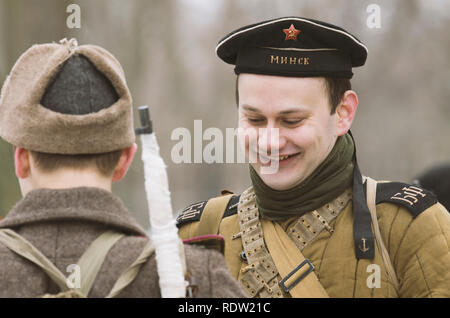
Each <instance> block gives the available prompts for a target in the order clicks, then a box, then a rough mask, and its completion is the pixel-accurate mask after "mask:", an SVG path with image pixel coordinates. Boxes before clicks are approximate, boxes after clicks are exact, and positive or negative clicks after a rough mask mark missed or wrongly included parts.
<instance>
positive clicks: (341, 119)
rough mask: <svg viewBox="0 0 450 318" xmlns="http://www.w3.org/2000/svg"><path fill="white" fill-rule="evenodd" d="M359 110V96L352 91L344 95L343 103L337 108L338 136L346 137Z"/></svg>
mask: <svg viewBox="0 0 450 318" xmlns="http://www.w3.org/2000/svg"><path fill="white" fill-rule="evenodd" d="M357 108H358V95H356V93H355V92H354V91H352V90H348V91H346V92H345V93H344V96H343V97H342V100H341V103H340V104H339V105H338V107H337V108H336V115H337V116H336V120H337V122H336V125H337V135H338V136H342V135H345V134H346V133H347V132H348V131H349V130H350V127H351V126H352V122H353V119H354V118H355V114H356V109H357Z"/></svg>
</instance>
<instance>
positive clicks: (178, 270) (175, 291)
mask: <svg viewBox="0 0 450 318" xmlns="http://www.w3.org/2000/svg"><path fill="white" fill-rule="evenodd" d="M139 112H140V116H141V123H142V124H143V125H147V126H149V127H144V129H142V128H141V129H138V130H137V131H139V130H140V131H141V132H140V135H141V141H142V161H143V162H144V175H145V191H146V193H147V202H148V208H149V220H150V231H149V236H150V238H151V239H152V240H153V243H154V244H155V253H156V264H157V267H158V276H159V286H160V289H161V296H162V297H163V298H181V297H185V296H186V286H187V282H186V281H185V279H184V260H183V258H182V257H181V255H183V254H182V253H184V250H183V246H182V244H180V238H179V237H178V229H177V227H176V221H175V218H174V217H173V213H172V204H171V200H170V191H169V186H168V178H167V171H166V165H165V164H164V161H163V159H162V158H161V156H160V154H159V146H158V142H157V141H156V136H155V133H154V132H153V131H152V128H151V122H150V117H149V114H148V107H147V106H141V107H139ZM145 113H146V114H145ZM143 117H144V119H143ZM145 118H146V119H145ZM145 121H147V123H145ZM145 128H149V129H147V130H146V129H145Z"/></svg>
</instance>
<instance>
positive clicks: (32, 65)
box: [0, 39, 135, 154]
mask: <svg viewBox="0 0 450 318" xmlns="http://www.w3.org/2000/svg"><path fill="white" fill-rule="evenodd" d="M78 56H79V57H82V58H83V60H87V61H88V62H84V64H82V65H85V66H84V67H85V68H86V64H91V65H92V66H91V68H93V69H94V71H95V72H97V71H98V73H99V74H100V76H104V79H103V81H104V82H105V81H108V84H107V85H109V86H111V89H110V90H112V91H113V92H112V94H114V98H109V99H105V98H103V99H102V100H103V102H105V101H109V102H112V103H113V104H111V105H100V106H101V107H95V105H94V107H92V109H93V110H92V111H90V112H75V113H64V112H59V111H58V110H57V109H58V108H57V107H56V108H55V107H48V105H45V106H43V104H42V103H43V100H45V102H44V103H47V102H48V101H52V100H53V101H55V100H56V101H57V103H58V99H55V98H54V96H55V94H53V92H54V91H56V89H53V92H49V88H50V90H51V89H52V86H54V84H55V78H56V77H57V76H58V74H59V73H62V69H63V71H64V67H65V65H66V64H69V63H66V62H68V60H69V59H71V58H72V57H78ZM72 65H74V64H73V63H72ZM75 65H80V64H75ZM87 66H88V67H89V65H87ZM75 67H76V66H75ZM80 67H81V66H80ZM88 67H87V68H88ZM68 69H70V70H73V69H74V66H72V67H71V68H68ZM83 71H84V70H81V71H80V72H81V73H82V72H83ZM69 72H70V71H69ZM91 72H93V71H91ZM88 75H89V74H88ZM64 76H65V78H66V80H65V81H64V82H65V83H66V84H67V83H69V84H70V83H79V84H80V86H79V87H78V86H77V88H76V89H73V90H72V91H73V93H72V95H71V96H69V98H67V96H66V98H65V99H64V98H63V99H62V103H64V102H65V101H69V102H70V101H72V102H78V103H80V100H78V101H74V99H76V98H77V96H83V94H84V96H86V94H87V95H88V97H89V98H90V96H92V98H90V100H93V101H94V102H95V103H98V102H99V101H100V99H101V98H100V99H99V98H98V96H99V95H98V94H95V93H96V92H92V90H95V89H104V88H105V87H107V86H106V84H104V83H103V84H102V83H100V85H99V84H97V82H98V81H99V80H98V76H97V78H94V80H93V79H92V78H90V77H89V76H87V75H86V74H84V79H83V78H82V79H81V80H80V81H77V80H75V81H71V80H67V77H70V73H69V74H68V72H67V71H66V72H65V74H64ZM74 76H75V75H74ZM81 76H82V77H83V74H81ZM56 80H58V79H56ZM93 81H96V83H93ZM61 88H62V89H61ZM65 91H66V90H65V89H64V84H63V85H59V91H58V93H61V92H62V93H64V92H65ZM100 95H101V94H100ZM109 95H111V94H109ZM81 103H83V100H82V101H81ZM59 104H61V99H60V101H59ZM56 106H58V105H56ZM63 106H64V105H63ZM88 108H89V107H88ZM0 136H1V137H2V138H3V139H4V140H6V141H7V142H9V143H11V144H13V145H15V146H17V147H22V148H25V149H28V150H33V151H39V152H45V153H53V154H98V153H107V152H111V151H115V150H120V149H123V148H126V147H129V146H131V145H132V144H133V143H134V141H135V133H134V126H133V112H132V99H131V94H130V92H129V90H128V87H127V84H126V80H125V74H124V71H123V69H122V67H121V65H120V63H119V62H118V61H117V60H116V59H115V58H114V56H112V55H111V53H109V52H108V51H106V50H105V49H103V48H101V47H99V46H95V45H82V46H78V45H77V43H76V40H75V39H72V40H70V41H67V40H65V39H64V40H62V41H61V42H60V44H57V43H49V44H39V45H34V46H32V47H31V48H30V49H28V50H27V51H26V52H25V53H23V54H22V56H21V57H20V58H19V59H18V61H17V62H16V64H15V65H14V67H13V68H12V70H11V73H10V75H9V76H8V78H7V79H6V81H5V83H4V85H3V87H2V91H1V95H0Z"/></svg>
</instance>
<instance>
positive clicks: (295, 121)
mask: <svg viewBox="0 0 450 318" xmlns="http://www.w3.org/2000/svg"><path fill="white" fill-rule="evenodd" d="M283 122H284V123H285V124H287V125H291V126H292V125H298V124H300V123H301V122H302V119H291V120H288V119H285V120H283Z"/></svg>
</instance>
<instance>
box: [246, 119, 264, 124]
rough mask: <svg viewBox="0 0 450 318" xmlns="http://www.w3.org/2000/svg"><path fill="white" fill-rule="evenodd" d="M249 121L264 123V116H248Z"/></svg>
mask: <svg viewBox="0 0 450 318" xmlns="http://www.w3.org/2000/svg"><path fill="white" fill-rule="evenodd" d="M248 121H249V122H250V123H252V124H262V123H263V122H264V118H248Z"/></svg>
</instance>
